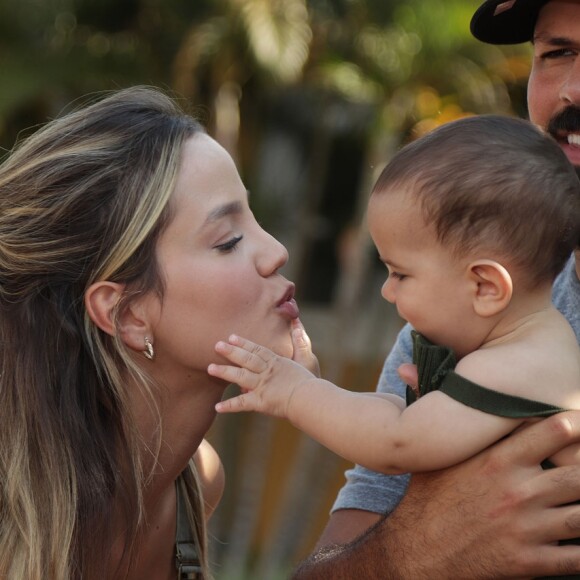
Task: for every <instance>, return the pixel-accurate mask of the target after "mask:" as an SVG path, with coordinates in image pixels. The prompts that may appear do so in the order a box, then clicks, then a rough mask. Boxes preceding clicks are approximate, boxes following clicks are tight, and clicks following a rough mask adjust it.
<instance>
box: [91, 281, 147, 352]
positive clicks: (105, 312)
mask: <svg viewBox="0 0 580 580" xmlns="http://www.w3.org/2000/svg"><path fill="white" fill-rule="evenodd" d="M124 293H125V285H124V284H119V283H117V282H109V281H107V280H101V281H99V282H95V283H94V284H91V285H90V286H89V288H88V290H87V291H86V292H85V308H86V309H87V312H88V314H89V317H90V318H91V320H92V321H93V322H94V323H95V324H96V325H97V326H98V327H99V328H100V329H101V330H102V331H103V332H106V333H107V334H109V335H111V336H115V335H117V333H119V335H120V338H121V340H122V341H123V342H124V343H125V344H126V345H127V346H128V347H129V348H131V349H133V350H136V351H142V350H143V349H144V348H145V337H146V336H148V335H149V336H151V333H150V332H149V328H148V325H147V319H146V317H145V316H144V312H143V309H142V308H141V307H140V306H139V303H138V302H134V303H131V304H128V305H126V306H125V307H124V308H122V310H119V311H118V310H117V308H118V306H119V304H120V302H121V299H122V297H123V294H124ZM115 317H116V318H117V320H115Z"/></svg>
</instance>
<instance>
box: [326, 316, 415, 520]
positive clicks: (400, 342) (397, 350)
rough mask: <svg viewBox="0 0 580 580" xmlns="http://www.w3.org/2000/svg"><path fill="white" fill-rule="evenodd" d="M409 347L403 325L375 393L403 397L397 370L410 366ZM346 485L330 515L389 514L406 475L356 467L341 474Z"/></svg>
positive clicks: (402, 490)
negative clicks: (351, 512)
mask: <svg viewBox="0 0 580 580" xmlns="http://www.w3.org/2000/svg"><path fill="white" fill-rule="evenodd" d="M412 355H413V345H412V342H411V326H410V325H409V324H407V325H405V326H404V327H403V329H402V330H401V331H400V332H399V335H398V337H397V340H396V342H395V344H394V346H393V348H392V350H391V352H390V353H389V356H388V357H387V359H386V361H385V364H384V366H383V370H382V372H381V376H380V378H379V384H378V386H377V391H378V392H382V393H394V394H396V395H399V396H401V397H404V396H405V388H406V387H405V384H404V383H403V382H402V381H401V379H400V378H399V375H398V374H397V369H398V368H399V366H400V365H401V364H403V363H407V362H411V360H412ZM345 477H346V483H345V485H344V486H343V487H342V489H341V490H340V491H339V493H338V496H337V498H336V500H335V502H334V505H333V506H332V510H331V512H334V511H336V510H341V509H359V510H365V511H370V512H375V513H380V514H384V513H390V512H392V511H393V510H394V509H395V508H396V507H397V505H398V503H399V501H400V500H401V498H402V497H403V494H404V493H405V490H406V488H407V483H408V481H409V476H408V475H383V474H381V473H376V472H374V471H370V470H369V469H366V468H364V467H361V466H360V465H356V466H355V467H354V468H353V469H349V470H347V471H346V472H345Z"/></svg>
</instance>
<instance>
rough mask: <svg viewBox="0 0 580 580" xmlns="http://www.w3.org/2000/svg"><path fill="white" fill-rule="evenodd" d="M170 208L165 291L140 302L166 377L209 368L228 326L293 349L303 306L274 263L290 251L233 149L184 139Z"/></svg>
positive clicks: (162, 248)
mask: <svg viewBox="0 0 580 580" xmlns="http://www.w3.org/2000/svg"><path fill="white" fill-rule="evenodd" d="M172 210H173V217H172V221H171V222H170V224H169V226H168V227H167V228H166V230H165V231H164V232H163V233H162V235H161V237H160V239H159V242H158V245H157V260H158V263H159V266H160V270H161V275H162V276H163V278H164V282H165V292H164V296H163V299H162V300H161V301H159V300H158V299H157V298H155V297H153V296H148V297H147V298H146V299H145V302H144V303H145V304H146V306H147V308H148V309H149V310H148V311H149V312H150V313H151V316H150V318H149V320H150V321H151V334H152V342H153V345H154V349H155V363H154V366H155V368H156V369H157V370H158V371H159V372H160V373H162V376H163V378H164V379H165V380H168V379H169V378H170V377H171V376H176V377H177V376H181V377H182V378H191V377H192V376H193V373H196V372H197V371H201V372H203V373H204V374H205V372H206V368H207V365H208V364H209V363H210V362H212V361H217V360H218V359H219V357H218V355H216V353H215V351H214V345H215V343H216V342H217V341H218V340H223V339H226V338H227V337H228V335H229V334H231V333H236V334H240V335H242V336H245V337H248V338H250V339H251V340H253V341H256V342H258V343H262V344H264V345H266V346H269V347H270V348H272V349H273V350H275V351H276V352H278V353H279V354H282V355H285V356H292V344H291V340H290V322H291V320H292V319H293V318H296V317H297V316H298V309H297V307H296V303H295V302H294V299H293V296H294V285H293V284H292V283H290V282H289V281H288V280H286V279H285V278H284V277H283V276H282V275H280V274H279V272H278V270H279V268H281V267H282V266H284V264H285V263H286V262H287V260H288V253H287V251H286V248H284V246H283V245H282V244H280V243H279V242H278V241H277V240H275V239H274V238H273V237H272V236H270V235H269V234H268V233H267V232H265V231H264V230H263V229H262V228H261V227H260V225H259V224H258V223H257V222H256V220H255V218H254V215H253V214H252V212H251V210H250V208H249V205H248V194H247V191H246V189H245V187H244V185H243V184H242V181H241V179H240V176H239V175H238V171H237V169H236V167H235V165H234V162H233V160H232V158H231V157H230V155H229V154H228V153H227V152H226V151H225V149H223V148H222V147H221V146H220V145H219V144H218V143H217V142H216V141H214V140H213V139H211V138H210V137H208V136H207V135H204V134H197V135H195V136H194V137H192V138H191V139H189V140H188V141H187V142H186V144H185V146H184V150H183V156H182V164H181V168H180V170H179V174H178V179H177V184H176V187H175V191H174V193H173V198H172ZM176 373H177V375H176Z"/></svg>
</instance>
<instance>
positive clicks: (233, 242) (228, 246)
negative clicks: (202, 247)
mask: <svg viewBox="0 0 580 580" xmlns="http://www.w3.org/2000/svg"><path fill="white" fill-rule="evenodd" d="M243 237H244V236H234V237H233V238H230V239H229V240H228V241H227V242H224V243H223V244H218V245H217V246H214V248H215V249H216V250H218V251H219V252H221V253H222V254H227V253H228V252H233V251H234V250H236V248H237V246H238V244H239V243H240V242H241V241H242V239H243Z"/></svg>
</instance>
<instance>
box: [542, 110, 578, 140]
mask: <svg viewBox="0 0 580 580" xmlns="http://www.w3.org/2000/svg"><path fill="white" fill-rule="evenodd" d="M547 131H548V133H549V134H550V135H552V137H555V138H558V137H560V138H561V135H562V133H578V132H580V107H576V106H575V105H570V106H569V107H566V108H565V109H564V110H563V111H561V112H560V113H558V114H557V115H556V116H555V117H552V119H550V122H549V123H548V127H547Z"/></svg>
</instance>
